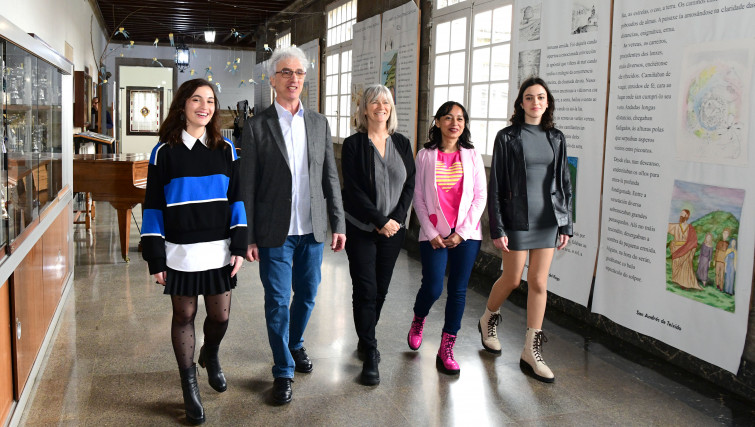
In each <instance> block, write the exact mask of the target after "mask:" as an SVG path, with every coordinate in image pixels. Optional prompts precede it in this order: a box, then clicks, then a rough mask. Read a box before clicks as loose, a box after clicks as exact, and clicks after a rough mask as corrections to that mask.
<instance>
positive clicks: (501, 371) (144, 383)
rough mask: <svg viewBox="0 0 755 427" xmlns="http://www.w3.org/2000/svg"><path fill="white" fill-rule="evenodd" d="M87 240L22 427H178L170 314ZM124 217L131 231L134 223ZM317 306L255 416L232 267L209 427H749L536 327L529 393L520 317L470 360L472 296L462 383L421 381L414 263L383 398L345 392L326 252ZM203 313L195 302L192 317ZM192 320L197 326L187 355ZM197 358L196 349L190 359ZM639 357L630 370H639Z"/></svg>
mask: <svg viewBox="0 0 755 427" xmlns="http://www.w3.org/2000/svg"><path fill="white" fill-rule="evenodd" d="M97 214H98V217H97V220H96V222H95V225H94V227H93V229H92V230H91V232H90V233H87V232H86V231H85V230H84V228H83V226H76V230H75V248H76V255H75V259H76V267H75V282H74V287H73V289H72V290H71V292H70V294H69V296H68V298H67V300H66V301H65V302H64V307H63V312H62V316H61V318H60V322H59V324H58V325H57V329H56V331H55V337H54V340H53V342H52V344H51V346H50V350H49V351H48V354H47V355H46V356H45V357H46V360H45V363H44V365H43V367H42V369H41V371H40V375H39V377H38V379H37V381H36V383H35V384H33V385H31V386H32V387H33V389H32V390H33V392H32V394H31V397H30V401H29V403H28V404H27V405H26V408H25V410H24V414H23V417H22V419H21V424H22V425H27V426H49V425H88V426H104V425H119V426H120V425H129V426H131V425H145V426H152V425H175V424H185V421H186V420H185V417H184V414H183V404H182V397H181V396H182V395H181V387H180V382H179V376H178V370H177V367H176V362H175V359H174V356H173V352H172V349H171V345H170V335H169V328H170V317H171V313H170V300H169V298H168V297H167V296H164V295H162V287H160V286H159V285H156V284H155V282H154V280H152V279H151V278H150V276H149V275H148V273H147V268H146V263H145V262H144V261H142V260H141V258H140V255H139V254H138V253H137V252H136V244H137V242H138V231H137V230H136V227H132V236H131V262H130V263H129V264H126V263H124V262H123V261H122V260H121V259H120V255H119V249H118V248H119V247H118V237H117V236H118V233H117V227H116V225H115V219H114V218H115V215H114V211H113V210H112V209H111V208H110V207H109V205H107V204H106V203H99V204H98V210H97ZM136 215H137V217H139V216H140V214H139V212H136ZM322 271H323V275H322V277H323V280H322V284H321V286H320V289H319V294H318V296H317V304H316V307H315V310H314V313H313V315H312V319H311V321H310V324H309V327H308V329H307V332H306V334H305V346H306V347H307V349H308V352H309V355H310V356H311V357H312V359H313V363H314V371H313V372H312V373H311V374H296V378H295V383H294V400H293V401H292V402H291V403H290V404H289V405H286V406H282V407H280V406H272V405H270V404H269V398H268V395H269V391H270V389H271V386H272V377H271V373H270V369H271V366H272V356H271V352H270V349H269V347H268V344H267V335H266V330H265V321H264V312H263V290H262V285H261V284H260V281H259V276H258V269H257V265H256V264H250V263H245V264H244V267H243V269H242V271H241V273H240V285H239V287H238V288H237V289H236V290H235V291H234V293H233V306H232V307H233V310H232V314H231V323H230V326H229V329H228V333H227V335H226V338H225V340H224V341H223V344H222V346H221V361H222V365H223V369H224V371H225V373H226V376H227V378H228V391H226V392H225V393H222V394H219V393H216V392H215V391H214V390H212V389H211V388H210V387H209V385H208V384H207V377H206V375H205V373H204V371H201V373H200V391H201V395H202V399H203V402H204V406H205V411H206V415H207V425H231V426H238V425H250V426H256V425H260V426H276V425H300V426H355V425H356V426H361V425H364V426H451V425H458V426H475V427H477V426H487V425H506V424H511V425H558V426H561V425H642V426H644V425H684V426H691V425H716V424H728V425H752V424H753V423H755V410H754V409H753V407H754V406H755V404H753V402H743V401H742V400H740V399H737V398H735V397H733V396H730V395H726V394H725V393H724V394H721V391H720V390H718V389H717V388H716V387H715V386H712V385H709V384H707V383H704V382H702V381H697V380H694V379H692V378H687V379H685V380H684V381H675V380H671V379H669V378H673V376H669V375H666V374H665V372H664V371H663V370H664V369H670V368H668V367H665V368H664V366H665V365H664V364H663V363H658V364H656V365H658V366H660V368H655V369H650V368H646V367H645V366H646V365H645V364H642V363H636V362H634V360H637V356H636V355H634V356H632V357H627V355H623V354H617V353H616V352H614V351H612V350H611V349H609V348H608V347H606V346H604V345H601V344H600V343H596V342H592V341H590V339H589V338H588V337H586V336H585V335H584V333H581V332H575V331H573V330H571V329H567V328H564V327H560V326H558V325H556V324H555V323H554V322H553V321H551V320H546V323H545V327H544V330H545V332H546V335H547V337H548V342H547V344H545V347H544V353H545V357H546V361H547V362H548V364H549V365H550V366H551V368H552V369H553V371H554V372H555V374H556V382H555V383H554V384H543V383H540V382H538V381H535V380H533V379H531V378H529V377H526V376H525V375H523V374H522V372H521V371H520V370H519V354H520V352H521V347H522V345H523V341H524V329H525V312H524V310H523V309H522V308H519V307H516V306H514V305H513V304H507V305H505V306H504V308H503V309H502V313H503V323H502V324H501V326H500V329H499V335H500V336H501V341H502V344H503V354H502V355H500V356H498V357H496V356H494V355H491V354H488V353H486V352H484V351H482V348H481V346H480V342H479V334H478V332H477V318H478V316H479V315H480V310H482V309H483V307H484V302H485V295H482V294H481V293H479V292H477V291H474V290H470V291H469V293H468V295H467V312H466V316H465V317H464V320H463V323H462V329H461V331H459V340H458V342H457V346H456V359H457V360H458V362H459V363H460V365H461V374H460V375H459V376H457V377H450V376H446V375H443V374H440V373H438V372H437V371H436V369H435V352H436V351H437V346H438V344H439V341H440V333H441V332H440V331H441V326H442V318H443V307H444V301H445V300H444V299H441V300H439V301H438V302H437V303H436V305H435V307H433V310H432V311H431V313H430V315H429V316H428V320H427V324H426V329H425V331H426V332H425V337H426V338H425V342H424V343H423V345H422V347H421V348H420V350H419V351H418V352H413V351H411V350H409V348H408V346H407V345H406V332H407V330H408V326H409V323H410V320H411V317H412V305H413V302H414V295H415V293H416V291H417V287H418V282H419V279H420V264H419V262H418V261H417V260H415V259H412V258H410V257H408V256H407V255H405V254H404V255H402V256H401V257H400V259H399V261H398V264H397V267H396V270H395V274H394V279H393V282H392V285H391V289H390V293H389V295H388V300H387V301H386V303H385V308H384V311H383V316H382V320H381V323H380V324H379V325H378V331H377V332H378V341H379V349H380V352H381V354H382V363H381V364H380V375H381V383H380V385H379V386H377V387H365V386H362V385H360V384H359V383H358V381H357V379H358V376H359V373H360V370H361V363H360V362H359V361H358V360H357V358H356V351H355V349H356V343H357V338H356V334H355V332H354V326H353V320H352V314H351V286H350V280H349V274H348V265H347V260H346V255H345V253H338V254H333V253H332V252H330V251H329V250H327V251H326V256H325V262H324V265H323V268H322ZM201 301H202V300H201V299H200V302H201ZM204 315H205V313H204V308H203V307H201V308H200V312H199V314H198V316H197V323H196V324H197V325H198V326H197V329H196V331H197V335H198V339H199V340H200V342H201V339H202V336H201V335H202V332H201V324H202V322H203V320H204ZM197 348H199V345H197ZM640 357H643V356H641V355H640Z"/></svg>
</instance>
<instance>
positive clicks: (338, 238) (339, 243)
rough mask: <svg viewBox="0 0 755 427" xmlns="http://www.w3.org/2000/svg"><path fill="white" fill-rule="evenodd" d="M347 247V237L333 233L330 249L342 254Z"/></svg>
mask: <svg viewBox="0 0 755 427" xmlns="http://www.w3.org/2000/svg"><path fill="white" fill-rule="evenodd" d="M345 247H346V235H345V234H341V233H333V241H332V242H331V243H330V249H333V252H340V251H342V250H343V248H345Z"/></svg>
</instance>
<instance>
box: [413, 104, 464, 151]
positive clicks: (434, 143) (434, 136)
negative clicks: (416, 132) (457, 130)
mask: <svg viewBox="0 0 755 427" xmlns="http://www.w3.org/2000/svg"><path fill="white" fill-rule="evenodd" d="M454 107H459V108H461V113H462V114H463V115H464V130H463V131H462V132H461V135H460V136H459V140H458V141H456V144H457V145H458V146H459V147H462V148H468V149H472V148H474V145H472V141H471V140H470V138H471V137H472V132H470V131H469V114H467V109H466V108H464V106H463V105H461V104H459V103H458V102H456V101H447V102H445V103H444V104H443V105H441V106H440V108H438V111H436V112H435V115H434V116H433V125H432V126H430V131H429V132H427V142H426V143H425V145H424V147H425V148H427V149H436V148H438V147H440V144H441V142H442V141H443V134H442V133H441V132H440V128H439V127H438V125H436V124H435V122H436V121H438V119H440V118H441V117H443V116H445V115H448V114H449V113H451V110H453V108H454Z"/></svg>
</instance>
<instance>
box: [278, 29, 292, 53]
mask: <svg viewBox="0 0 755 427" xmlns="http://www.w3.org/2000/svg"><path fill="white" fill-rule="evenodd" d="M290 46H291V33H290V32H288V33H286V34H283V35H282V36H280V37H278V38H277V39H275V48H276V49H280V48H282V47H290Z"/></svg>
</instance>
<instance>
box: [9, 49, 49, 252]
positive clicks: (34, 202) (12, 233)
mask: <svg viewBox="0 0 755 427" xmlns="http://www.w3.org/2000/svg"><path fill="white" fill-rule="evenodd" d="M0 49H2V59H3V67H2V79H3V94H2V95H3V96H2V100H3V117H4V122H3V124H2V133H3V142H4V144H5V149H4V150H2V151H3V153H2V156H3V157H4V158H3V159H2V164H3V170H2V172H3V173H2V179H1V180H0V191H2V199H3V200H2V202H3V203H2V204H3V210H2V219H3V223H4V227H2V228H3V231H2V235H1V236H0V238H2V240H1V241H0V243H2V245H7V244H8V243H10V242H12V241H13V240H14V239H15V238H16V237H18V236H19V235H20V234H21V233H22V232H23V231H24V230H25V229H26V228H27V227H29V225H30V224H32V222H33V221H34V220H35V219H37V218H38V217H39V215H40V213H41V212H43V211H44V209H45V208H46V207H47V206H48V205H49V203H50V202H51V201H52V200H54V199H55V197H56V196H57V194H58V192H59V191H60V190H61V189H62V186H63V179H62V110H63V106H62V100H61V89H62V73H61V71H60V70H59V69H58V68H56V67H54V66H53V65H51V64H49V63H47V62H45V61H44V60H42V59H39V58H37V57H36V56H34V55H33V54H31V53H29V52H27V51H26V50H24V49H22V48H20V47H18V46H16V45H14V44H13V43H11V42H9V41H5V40H1V39H0Z"/></svg>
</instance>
